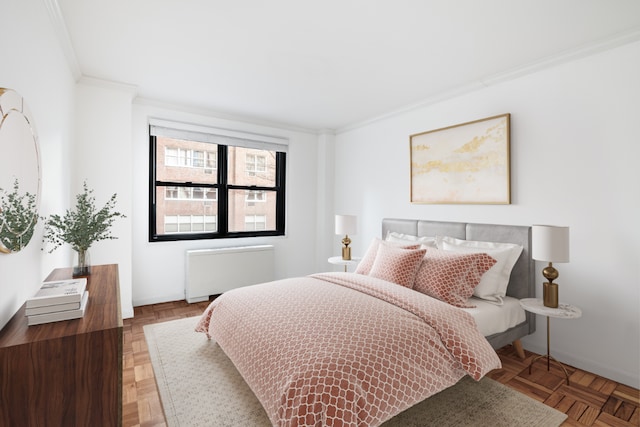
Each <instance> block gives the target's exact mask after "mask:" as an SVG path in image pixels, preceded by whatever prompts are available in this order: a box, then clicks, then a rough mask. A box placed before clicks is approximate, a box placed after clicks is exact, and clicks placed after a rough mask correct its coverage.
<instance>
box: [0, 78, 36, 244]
mask: <svg viewBox="0 0 640 427" xmlns="http://www.w3.org/2000/svg"><path fill="white" fill-rule="evenodd" d="M0 115H1V119H0V252H2V253H11V252H17V251H19V250H20V249H22V248H24V247H25V246H27V244H28V243H29V241H30V240H31V237H32V236H33V230H34V228H35V226H36V223H37V222H38V208H39V205H40V151H39V149H38V136H37V133H36V128H35V125H34V122H33V118H32V117H31V112H30V111H29V109H28V108H27V105H26V103H25V102H24V99H23V98H22V97H21V96H20V95H19V94H18V93H17V92H16V91H14V90H11V89H5V88H0Z"/></svg>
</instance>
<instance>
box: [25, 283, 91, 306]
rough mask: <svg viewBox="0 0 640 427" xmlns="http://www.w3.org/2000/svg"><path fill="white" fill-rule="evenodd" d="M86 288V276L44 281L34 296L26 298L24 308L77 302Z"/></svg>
mask: <svg viewBox="0 0 640 427" xmlns="http://www.w3.org/2000/svg"><path fill="white" fill-rule="evenodd" d="M86 288H87V278H86V277H80V278H78V279H67V280H54V281H51V282H44V283H43V284H42V287H41V288H40V290H39V291H38V292H36V294H35V295H34V296H32V297H31V298H28V299H27V304H26V308H34V307H43V306H47V305H56V304H66V303H71V302H76V303H79V302H80V301H81V300H82V297H83V294H84V291H85V289H86Z"/></svg>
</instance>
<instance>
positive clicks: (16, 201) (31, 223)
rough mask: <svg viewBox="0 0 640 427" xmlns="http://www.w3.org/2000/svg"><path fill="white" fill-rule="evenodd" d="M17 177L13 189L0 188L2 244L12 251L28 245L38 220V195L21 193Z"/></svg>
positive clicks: (0, 237) (0, 241)
mask: <svg viewBox="0 0 640 427" xmlns="http://www.w3.org/2000/svg"><path fill="white" fill-rule="evenodd" d="M19 189H20V186H19V184H18V180H17V179H16V180H15V181H14V183H13V191H12V192H11V193H6V192H5V191H4V190H3V189H2V188H0V245H1V246H4V247H5V248H6V249H7V250H8V251H10V252H17V251H19V250H21V249H22V248H24V247H25V246H27V244H28V243H29V241H30V240H31V237H32V236H33V230H34V229H35V226H36V223H37V222H38V212H37V208H36V196H35V195H34V194H31V193H29V192H27V193H25V194H23V195H21V194H20V191H19Z"/></svg>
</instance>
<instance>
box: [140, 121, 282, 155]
mask: <svg viewBox="0 0 640 427" xmlns="http://www.w3.org/2000/svg"><path fill="white" fill-rule="evenodd" d="M149 134H150V135H152V136H163V137H166V138H174V139H183V140H187V141H198V142H208V143H211V144H219V145H231V146H235V147H244V148H254V149H258V150H269V151H280V152H285V153H286V152H287V148H288V145H289V140H288V139H286V138H282V137H278V136H270V135H261V134H254V133H249V132H239V131H235V130H230V129H222V128H214V127H208V126H201V125H195V124H190V123H180V122H170V121H166V120H158V119H152V120H150V121H149Z"/></svg>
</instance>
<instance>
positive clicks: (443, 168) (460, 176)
mask: <svg viewBox="0 0 640 427" xmlns="http://www.w3.org/2000/svg"><path fill="white" fill-rule="evenodd" d="M509 122H510V114H503V115H500V116H494V117H488V118H486V119H481V120H475V121H472V122H468V123H462V124H459V125H455V126H449V127H445V128H441V129H436V130H431V131H427V132H421V133H418V134H414V135H411V136H410V138H409V139H410V144H411V202H412V203H434V204H435V203H441V204H458V203H459V204H509V203H511V188H510V186H511V184H510V167H509V163H510V155H509V143H510V141H509Z"/></svg>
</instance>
